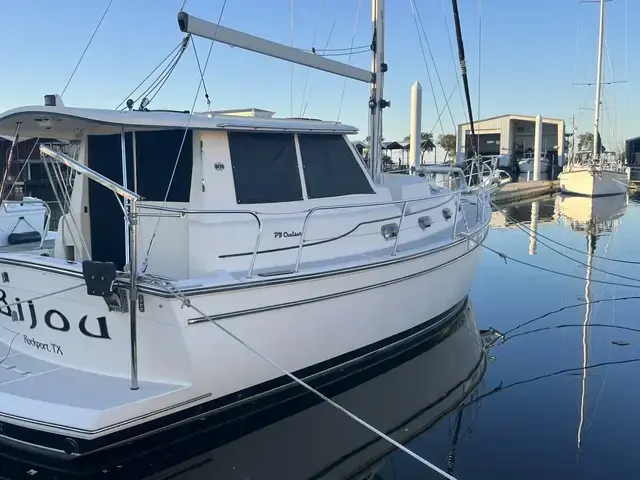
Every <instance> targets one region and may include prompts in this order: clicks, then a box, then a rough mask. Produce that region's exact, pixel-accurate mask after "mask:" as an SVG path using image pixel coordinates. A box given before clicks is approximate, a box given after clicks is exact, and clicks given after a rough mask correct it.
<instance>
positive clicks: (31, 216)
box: [0, 126, 51, 249]
mask: <svg viewBox="0 0 640 480" xmlns="http://www.w3.org/2000/svg"><path fill="white" fill-rule="evenodd" d="M19 130H20V127H19V126H18V127H16V132H14V133H19ZM0 137H1V138H0V140H5V141H6V143H5V144H8V142H11V146H10V147H9V149H8V150H7V151H6V160H5V169H4V175H3V177H2V183H1V184H0V249H6V248H7V247H10V246H13V245H20V246H33V248H37V249H41V248H42V247H43V246H44V242H45V240H46V239H47V236H48V234H49V222H50V219H51V209H50V208H49V206H48V205H47V203H46V202H44V201H42V200H40V199H38V198H34V197H28V196H27V197H23V198H22V199H20V200H12V199H10V198H6V197H8V193H10V192H11V189H12V187H11V186H10V185H9V181H10V175H9V172H10V171H11V165H12V162H13V160H14V158H15V156H16V151H17V149H16V147H17V145H18V143H19V142H20V137H19V136H18V135H16V136H11V137H10V136H5V135H1V136H0ZM0 152H2V148H1V145H0ZM16 180H17V179H16Z"/></svg>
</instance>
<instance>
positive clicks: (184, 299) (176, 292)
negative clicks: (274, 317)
mask: <svg viewBox="0 0 640 480" xmlns="http://www.w3.org/2000/svg"><path fill="white" fill-rule="evenodd" d="M151 281H152V282H153V283H155V284H156V285H158V286H160V287H161V288H163V287H164V290H165V291H166V292H168V293H171V294H172V295H174V296H175V297H176V298H177V299H179V300H181V301H182V303H183V305H184V306H186V307H188V308H192V309H193V310H195V311H196V312H198V314H199V315H201V316H202V317H203V318H206V319H208V320H209V321H210V322H211V323H213V324H214V325H215V326H216V327H218V328H219V329H220V330H222V331H223V332H224V333H226V334H227V335H229V336H230V337H231V338H233V339H234V340H235V341H236V342H238V343H240V344H241V345H242V346H244V347H245V348H247V349H248V350H250V351H251V352H252V353H253V354H255V355H256V356H258V357H260V358H261V359H262V360H264V361H265V362H267V363H269V364H271V365H272V366H274V367H275V368H277V369H278V370H280V372H282V373H283V374H284V375H286V376H287V377H289V378H290V379H291V380H293V381H294V382H296V383H297V384H299V385H300V386H302V387H304V388H305V389H307V390H308V391H310V392H311V393H313V394H315V395H317V396H318V397H320V398H321V399H322V400H324V401H325V402H327V403H328V404H329V405H331V406H332V407H334V408H336V409H338V410H340V411H341V412H342V413H344V414H345V415H347V416H348V417H350V418H351V419H353V420H355V421H356V422H358V423H359V424H360V425H362V426H363V427H365V428H367V429H369V430H370V431H372V432H373V433H375V434H376V435H378V436H379V437H381V438H383V439H384V440H386V441H387V442H389V443H390V444H392V445H393V446H394V447H396V448H398V449H399V450H402V451H403V452H404V453H406V454H407V455H409V456H410V457H412V458H414V459H416V460H417V461H419V462H420V463H422V464H423V465H425V466H427V467H429V468H430V469H431V470H433V471H435V472H437V473H439V474H440V475H442V476H443V477H445V478H447V479H449V480H456V478H455V477H453V476H452V475H450V474H448V473H447V472H445V471H444V470H442V469H440V468H438V467H437V466H436V465H434V464H433V463H431V462H429V461H428V460H426V459H424V458H422V457H421V456H420V455H418V454H417V453H415V452H413V451H411V450H409V449H408V448H407V447H405V446H404V445H402V444H401V443H399V442H397V441H395V440H394V439H393V438H391V437H389V436H388V435H386V434H384V433H383V432H381V431H380V430H378V429H377V428H375V427H373V426H372V425H370V424H368V423H367V422H365V421H364V420H362V419H361V418H360V417H358V416H356V415H355V414H353V413H351V412H350V411H349V410H347V409H346V408H344V407H342V406H340V405H338V404H337V403H336V402H334V401H333V400H331V399H330V398H328V397H327V396H325V395H323V394H322V393H320V392H319V391H318V390H316V389H315V388H313V387H312V386H311V385H309V384H308V383H306V382H305V381H304V380H301V379H300V378H298V377H296V376H295V375H294V374H292V373H291V372H289V371H288V370H287V369H285V368H284V367H282V366H281V365H280V364H278V363H277V362H275V361H274V360H271V359H270V358H268V357H267V356H265V355H263V354H261V353H260V352H258V351H257V350H256V349H254V348H253V347H251V346H250V345H248V344H247V343H245V342H244V341H243V340H242V339H240V338H239V337H238V336H236V335H234V334H233V333H231V332H230V331H229V330H227V329H226V328H225V327H223V326H222V325H220V324H219V323H218V322H216V321H215V320H213V319H212V318H211V317H210V316H209V315H207V314H206V313H204V312H203V311H202V310H200V309H199V308H198V307H196V306H195V305H193V304H192V303H191V300H190V299H189V298H187V297H186V296H185V295H184V294H183V293H182V292H181V291H180V290H179V289H177V288H176V287H174V286H173V285H172V284H171V283H169V282H160V281H157V280H155V279H151Z"/></svg>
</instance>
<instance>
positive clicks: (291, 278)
mask: <svg viewBox="0 0 640 480" xmlns="http://www.w3.org/2000/svg"><path fill="white" fill-rule="evenodd" d="M488 232H489V221H488V220H487V221H486V222H483V223H482V224H481V225H480V226H479V227H478V228H476V229H475V230H473V231H472V232H470V233H465V235H464V236H462V235H460V236H459V238H458V239H457V240H455V241H453V242H451V243H449V244H446V245H442V246H439V247H437V248H433V249H429V250H426V251H425V250H423V251H419V252H416V253H412V254H408V255H406V256H400V255H397V256H395V257H392V256H389V258H387V259H385V260H376V261H373V262H370V263H366V264H362V265H357V266H353V267H348V268H337V269H332V270H327V271H322V272H314V273H305V274H292V275H287V276H281V277H278V278H273V277H262V278H260V279H256V280H253V279H252V280H251V281H247V282H242V283H238V284H227V285H220V286H219V285H214V286H203V285H198V286H193V287H183V288H180V291H181V292H182V293H183V294H185V295H189V296H191V295H193V296H195V295H206V294H210V293H223V292H231V291H237V290H243V289H250V288H257V287H266V286H273V285H280V284H283V283H293V282H303V281H308V280H315V279H318V278H327V277H332V276H338V275H344V274H349V273H355V272H361V271H366V270H371V269H375V268H380V267H385V266H387V265H393V264H396V263H404V262H407V261H410V260H414V259H416V258H420V257H424V256H427V255H432V254H434V253H438V252H442V251H445V250H448V249H450V248H453V247H456V246H458V245H460V244H463V243H465V242H468V241H469V239H470V238H473V237H474V236H476V235H478V234H479V233H482V239H481V240H477V241H479V242H482V241H484V238H486V236H487V234H488ZM0 265H12V266H16V267H22V268H29V269H32V270H39V271H45V272H50V273H56V274H60V275H64V276H68V277H73V278H79V279H83V276H82V273H81V272H79V271H77V270H68V269H65V268H61V267H56V266H53V265H43V264H39V263H36V262H30V261H28V260H15V259H13V258H6V257H5V258H3V257H1V256H0ZM149 277H151V276H149ZM151 278H153V277H151ZM157 279H158V280H160V281H171V280H169V279H165V278H161V277H157ZM174 281H175V280H174ZM115 285H116V286H117V287H124V288H128V287H129V281H128V279H126V278H117V279H116V281H115ZM137 285H138V292H139V293H145V294H150V295H154V296H157V297H160V298H175V296H174V295H173V294H171V293H169V292H167V291H166V290H165V289H163V288H159V287H157V286H155V285H152V284H150V283H149V281H148V280H147V281H146V282H145V280H144V277H142V278H141V279H140V280H139V281H138V284H137Z"/></svg>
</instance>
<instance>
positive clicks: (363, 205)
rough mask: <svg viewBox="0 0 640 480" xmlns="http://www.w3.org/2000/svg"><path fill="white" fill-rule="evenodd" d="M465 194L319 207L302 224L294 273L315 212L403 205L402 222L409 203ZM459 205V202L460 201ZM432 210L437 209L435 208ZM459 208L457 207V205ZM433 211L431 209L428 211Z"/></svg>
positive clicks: (455, 193)
mask: <svg viewBox="0 0 640 480" xmlns="http://www.w3.org/2000/svg"><path fill="white" fill-rule="evenodd" d="M459 170H461V169H459ZM463 193H464V190H460V191H448V192H446V193H440V194H437V195H428V196H426V197H420V198H412V199H410V200H392V201H387V202H372V203H358V204H348V205H326V206H324V205H323V206H318V207H314V208H312V209H310V210H309V211H308V213H307V215H306V216H305V218H304V223H303V224H302V234H301V235H300V244H299V245H298V254H297V257H296V265H295V268H294V272H298V270H299V267H300V259H301V257H302V248H303V246H304V239H305V236H306V232H307V226H308V224H309V218H311V215H313V214H314V213H315V212H317V211H319V210H339V209H344V208H363V207H380V206H387V205H398V204H403V209H402V212H403V213H402V214H401V215H402V216H401V217H400V218H401V220H400V221H402V218H403V217H404V211H405V206H406V204H407V203H413V202H421V201H424V200H430V199H434V198H441V197H447V196H451V197H458V199H459V198H460V196H461V195H462V194H463ZM458 203H459V200H458ZM432 208H436V207H435V206H434V207H432ZM456 208H457V205H456ZM428 210H431V209H427V211H428ZM399 236H400V230H399V229H398V235H396V244H397V242H398V237H399ZM395 250H396V248H395V245H394V253H393V255H395Z"/></svg>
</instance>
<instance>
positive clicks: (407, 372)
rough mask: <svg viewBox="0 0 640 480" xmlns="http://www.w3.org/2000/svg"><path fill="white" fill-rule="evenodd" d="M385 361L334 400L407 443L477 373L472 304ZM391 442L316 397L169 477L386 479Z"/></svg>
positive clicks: (468, 387)
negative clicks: (414, 345)
mask: <svg viewBox="0 0 640 480" xmlns="http://www.w3.org/2000/svg"><path fill="white" fill-rule="evenodd" d="M389 361H390V362H392V363H388V362H389ZM389 361H387V362H386V366H385V367H383V368H384V369H388V370H387V371H384V372H368V373H367V372H361V373H363V374H364V375H367V376H369V377H371V375H373V374H375V376H374V377H372V378H367V379H364V381H362V380H361V382H362V383H360V384H359V385H358V386H356V387H354V388H351V389H349V390H348V391H346V392H344V393H341V394H339V395H337V396H335V397H334V398H333V400H334V401H335V402H336V403H338V404H339V405H341V406H343V407H344V408H346V409H347V410H349V411H351V412H353V413H355V414H356V415H358V416H359V417H361V418H362V419H364V420H365V421H367V422H369V423H370V424H371V425H373V426H375V427H376V428H378V429H380V430H381V431H383V432H385V433H386V434H387V435H389V436H391V437H392V438H394V439H395V440H396V441H399V442H401V443H406V442H409V441H410V440H411V439H413V438H415V437H416V436H418V435H420V434H421V433H423V432H424V431H425V430H427V429H429V428H430V427H431V426H432V425H434V424H435V423H436V422H438V420H440V419H441V418H442V417H443V416H445V415H446V414H447V413H449V412H450V411H451V410H453V409H454V408H455V407H456V406H457V405H459V404H460V402H462V400H463V399H464V398H465V397H466V396H467V395H469V393H470V392H472V391H473V389H474V388H475V386H476V385H477V384H478V382H479V381H480V380H481V378H482V375H483V374H484V370H485V355H484V350H483V346H482V342H481V340H480V337H479V334H478V330H477V328H476V325H475V319H474V317H473V314H472V310H471V308H470V307H468V306H467V307H466V308H465V309H464V311H463V312H462V313H461V314H460V315H459V316H458V317H457V318H456V319H455V320H454V321H453V323H452V324H451V325H450V326H448V327H447V328H446V329H445V330H442V331H440V332H438V333H436V334H434V335H433V336H432V337H431V338H429V339H428V340H427V341H426V342H424V343H423V344H422V345H421V346H419V347H418V348H417V349H416V348H414V349H413V351H407V352H404V353H401V354H399V355H398V356H396V358H395V359H390V360H389ZM399 362H402V363H399ZM389 368H390V369H389ZM394 450H395V448H394V447H393V446H392V445H390V444H389V443H387V442H386V441H385V440H383V439H381V438H379V437H378V436H376V435H375V434H374V433H372V432H371V431H369V430H367V429H365V428H364V427H362V426H360V425H358V424H356V423H355V422H353V421H352V420H351V419H349V418H347V417H346V416H345V415H344V414H342V413H341V412H339V411H337V410H336V409H335V408H333V407H332V406H330V405H329V404H327V403H321V404H318V405H315V406H314V407H312V408H309V409H307V410H304V411H302V412H299V413H297V414H295V415H292V416H289V417H287V418H286V419H284V420H282V421H280V422H277V423H275V424H273V425H271V426H269V427H266V428H263V429H261V430H259V431H257V432H254V433H252V434H250V435H247V436H244V437H242V438H239V439H238V440H236V441H233V442H231V443H229V444H226V445H224V446H222V447H220V448H218V449H216V450H214V451H213V452H209V453H206V454H204V455H203V457H202V458H201V459H200V462H206V464H202V465H201V466H199V467H197V468H195V469H194V470H193V471H191V472H190V473H189V474H188V475H187V474H185V475H184V476H179V477H176V478H180V479H183V480H186V479H187V478H188V479H192V478H194V479H195V478H224V479H244V478H264V479H272V478H273V479H281V480H287V479H291V480H294V479H295V480H299V479H306V478H314V479H320V478H327V479H329V478H330V479H337V478H341V479H347V478H348V479H354V480H356V479H371V478H376V479H378V480H383V479H387V478H388V479H391V478H392V477H390V476H387V475H388V474H387V473H385V471H383V470H384V467H385V458H387V457H388V455H389V454H391V453H392V452H393V451H394ZM399 454H400V455H402V453H401V452H399ZM426 457H427V459H429V458H428V457H429V455H428V454H426ZM374 475H375V476H374Z"/></svg>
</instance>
